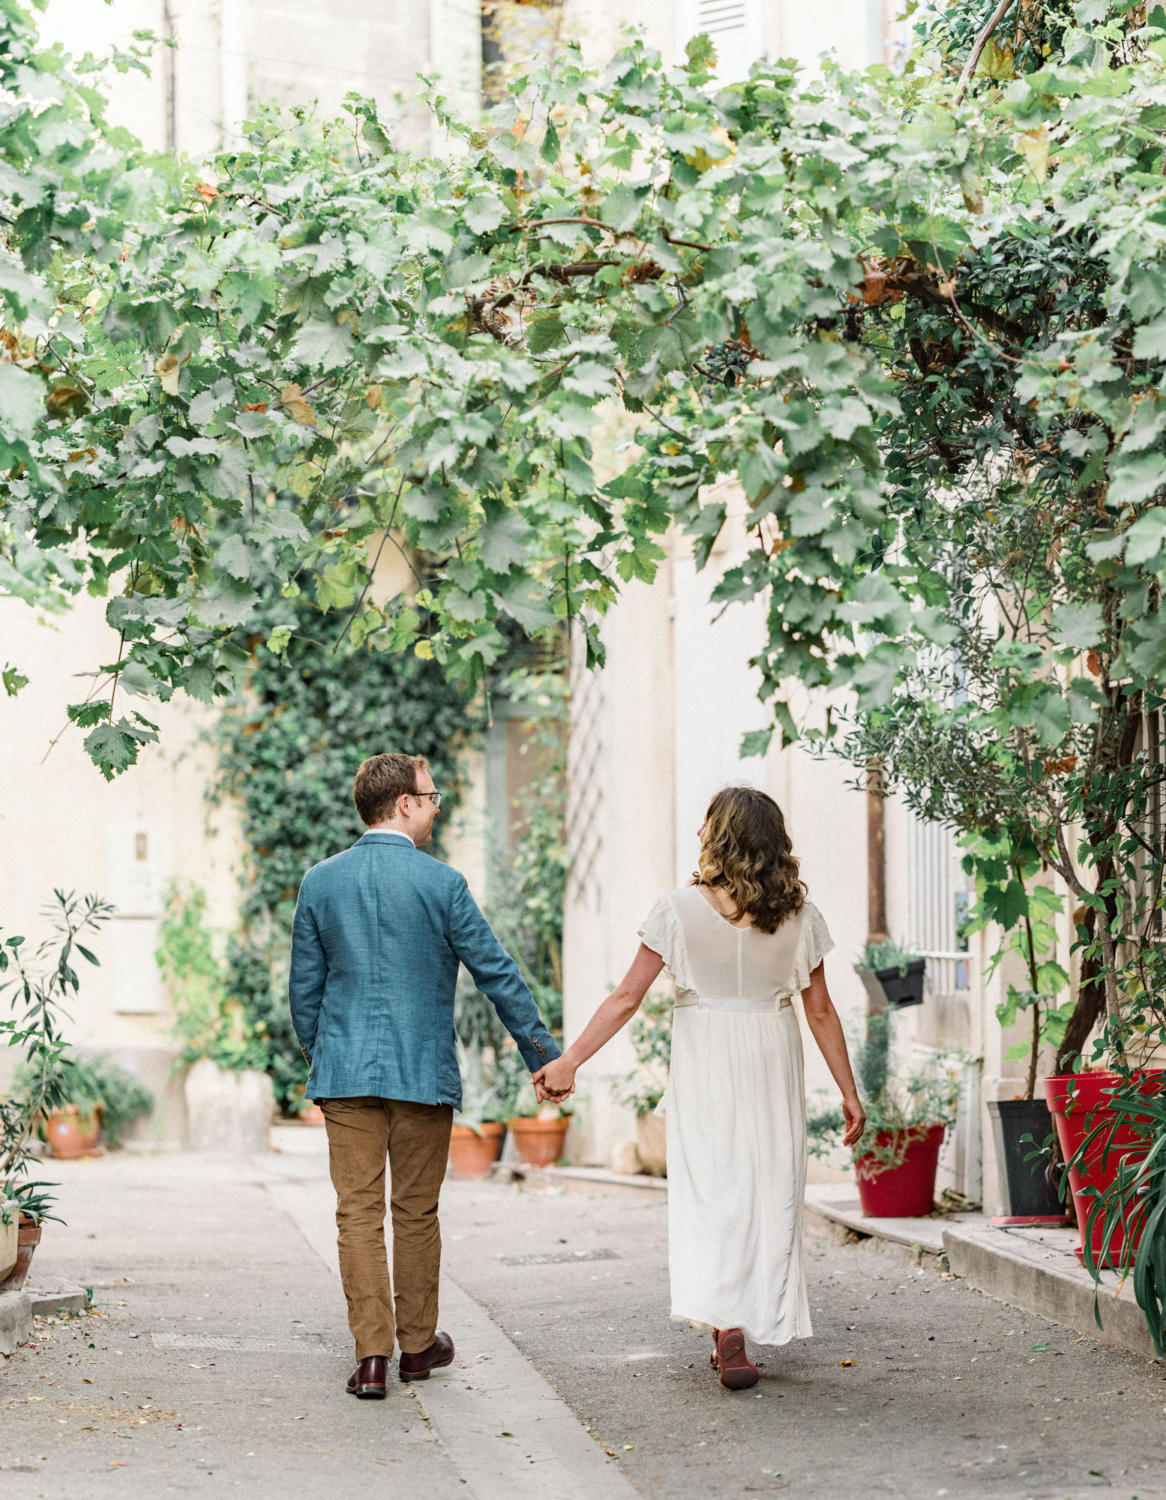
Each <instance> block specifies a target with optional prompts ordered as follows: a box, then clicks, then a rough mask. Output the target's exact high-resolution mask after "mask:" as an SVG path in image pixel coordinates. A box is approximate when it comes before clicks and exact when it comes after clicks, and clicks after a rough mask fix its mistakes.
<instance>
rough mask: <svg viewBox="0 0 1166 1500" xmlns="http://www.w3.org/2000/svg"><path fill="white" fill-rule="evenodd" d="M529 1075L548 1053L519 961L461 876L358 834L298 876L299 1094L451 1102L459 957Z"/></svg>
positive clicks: (294, 984)
mask: <svg viewBox="0 0 1166 1500" xmlns="http://www.w3.org/2000/svg"><path fill="white" fill-rule="evenodd" d="M459 963H463V964H465V966H466V968H467V969H468V970H469V971H470V973H471V974H472V975H473V977H474V982H475V984H476V985H477V986H478V988H479V989H480V990H481V991H482V993H483V994H485V995H487V996H488V997H489V999H490V1000H492V1001H493V1003H494V1008H495V1009H496V1010H497V1012H498V1015H499V1017H500V1019H501V1021H502V1024H503V1025H504V1026H505V1027H506V1029H507V1031H509V1033H510V1035H511V1036H512V1037H513V1038H514V1040H515V1042H516V1043H517V1045H518V1050H519V1051H520V1052H521V1053H522V1056H523V1060H524V1061H525V1062H526V1064H527V1066H528V1067H529V1068H530V1070H531V1072H532V1073H533V1072H535V1071H536V1070H537V1069H538V1068H541V1067H542V1065H543V1064H544V1063H547V1062H550V1061H551V1059H552V1058H555V1057H558V1056H559V1049H558V1047H556V1046H555V1044H554V1042H553V1041H552V1039H551V1034H550V1032H549V1031H548V1030H547V1029H546V1027H545V1026H544V1025H543V1023H542V1019H541V1017H540V1016H539V1013H538V1008H537V1007H536V1005H535V1003H534V1001H533V1000H532V999H531V996H530V990H529V989H527V987H526V984H525V983H524V982H523V979H522V975H521V974H520V973H519V972H518V966H517V964H516V963H515V962H514V960H513V959H512V958H511V957H510V955H509V954H508V953H507V952H506V950H505V949H504V948H503V947H502V945H501V943H499V941H498V939H497V938H496V937H495V936H494V934H493V932H491V930H490V924H489V923H488V922H487V921H486V919H485V917H484V916H483V915H482V913H481V912H480V911H479V910H478V907H477V904H476V902H475V901H474V898H473V897H472V896H471V895H470V892H469V887H468V886H467V885H466V882H465V877H464V876H462V875H459V874H458V872H457V871H456V870H453V869H451V868H450V866H449V865H443V864H442V863H441V862H440V861H439V860H436V859H432V858H431V857H430V856H429V855H427V854H422V853H421V851H420V850H419V849H415V848H414V847H413V845H412V844H411V843H410V842H409V841H408V840H407V839H404V838H401V837H399V836H397V835H395V834H391V833H383V832H370V833H366V834H365V835H364V837H363V838H362V839H360V840H359V842H357V843H356V844H354V845H353V846H352V848H351V849H346V850H345V851H344V852H343V853H342V854H336V855H333V857H332V858H331V859H326V860H324V861H323V862H322V863H321V864H318V865H313V867H312V868H311V869H310V870H309V871H308V873H307V874H306V875H305V876H304V881H303V884H302V885H301V886H300V896H299V900H298V901H297V903H296V915H295V922H294V924H293V927H292V956H291V974H290V977H289V980H288V1000H289V1003H290V1005H291V1014H292V1022H293V1024H294V1026H295V1029H296V1035H297V1036H298V1037H299V1039H300V1045H301V1046H302V1047H303V1049H304V1051H305V1052H306V1053H307V1055H308V1057H309V1059H310V1060H311V1065H312V1071H311V1074H310V1075H309V1078H308V1085H307V1094H308V1098H309V1099H351V1098H356V1097H360V1096H362V1095H374V1096H376V1097H378V1098H381V1099H409V1100H412V1101H413V1102H414V1103H417V1104H452V1105H453V1106H454V1107H455V1108H460V1107H461V1102H462V1084H461V1075H460V1073H459V1071H458V1064H457V1049H456V1047H455V1043H454V1027H453V998H454V990H455V989H456V986H457V975H458V964H459Z"/></svg>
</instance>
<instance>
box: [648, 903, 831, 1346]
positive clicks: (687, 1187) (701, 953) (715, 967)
mask: <svg viewBox="0 0 1166 1500" xmlns="http://www.w3.org/2000/svg"><path fill="white" fill-rule="evenodd" d="M640 937H641V939H642V941H643V943H644V945H645V947H648V948H651V950H652V951H653V953H658V954H659V955H660V957H661V958H662V959H663V960H664V966H665V968H666V969H667V970H668V972H669V974H670V975H671V976H672V979H673V980H674V981H675V984H676V1008H675V1011H674V1013H673V1024H672V1067H671V1076H670V1078H669V1083H668V1092H667V1094H666V1096H665V1098H664V1099H663V1100H662V1101H661V1104H660V1109H661V1111H662V1112H663V1113H664V1116H665V1123H666V1133H667V1139H668V1262H669V1271H670V1273H671V1282H672V1317H673V1319H675V1320H676V1321H682V1322H690V1323H693V1324H695V1325H697V1326H699V1327H704V1328H740V1329H742V1330H743V1331H744V1333H745V1334H746V1336H747V1337H749V1338H751V1339H752V1340H754V1342H755V1343H758V1344H785V1343H788V1342H789V1340H790V1339H804V1338H809V1336H810V1334H811V1333H812V1332H813V1330H812V1329H811V1327H810V1305H809V1300H808V1298H807V1296H806V1286H805V1277H804V1275H803V1271H802V1200H803V1197H804V1194H805V1186H806V1100H805V1083H804V1079H803V1074H802V1040H801V1032H800V1030H799V1028H798V1020H797V1016H796V1014H795V1012H794V1009H793V1005H792V1002H791V996H792V995H793V994H794V993H795V992H798V991H801V990H804V989H805V988H806V986H807V985H808V984H809V982H810V975H811V973H812V972H813V971H814V969H816V968H817V966H818V964H819V963H820V962H821V960H822V957H823V955H824V954H826V953H828V952H829V951H830V949H831V948H833V946H834V944H833V942H832V941H831V938H830V934H829V932H828V931H827V930H826V924H825V922H824V921H823V920H822V917H821V915H820V913H819V912H818V910H817V908H816V907H814V906H811V905H810V904H809V902H807V903H806V904H805V905H804V906H803V907H802V909H801V911H800V912H797V913H795V915H794V916H792V917H789V918H787V919H786V921H785V922H783V923H782V925H781V926H780V927H779V928H778V929H777V931H776V932H773V933H763V932H758V931H757V930H756V929H755V928H753V927H734V926H733V924H732V923H731V922H728V921H726V920H725V918H724V917H722V916H721V914H720V913H719V912H718V911H716V910H715V909H714V908H713V907H712V906H711V905H710V904H709V903H708V901H707V900H706V899H705V898H704V896H702V895H701V893H700V890H699V888H698V887H696V886H686V887H685V888H683V889H682V890H679V891H672V892H671V893H670V894H669V895H667V896H661V898H660V900H659V901H657V902H656V905H655V906H654V907H653V908H652V910H651V911H650V912H649V914H648V917H647V919H646V921H645V922H644V925H643V926H642V927H641V928H640Z"/></svg>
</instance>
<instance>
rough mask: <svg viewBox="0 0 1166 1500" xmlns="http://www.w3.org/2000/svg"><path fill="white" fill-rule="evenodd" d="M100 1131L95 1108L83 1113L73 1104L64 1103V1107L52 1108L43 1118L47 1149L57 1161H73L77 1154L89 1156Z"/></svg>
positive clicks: (98, 1117)
mask: <svg viewBox="0 0 1166 1500" xmlns="http://www.w3.org/2000/svg"><path fill="white" fill-rule="evenodd" d="M100 1133H101V1118H100V1115H99V1114H98V1111H97V1110H94V1111H93V1113H92V1114H91V1115H83V1114H82V1113H81V1111H80V1110H79V1109H78V1108H77V1106H76V1105H75V1104H66V1105H65V1107H64V1109H54V1110H53V1112H52V1114H50V1115H49V1116H47V1118H46V1120H45V1140H46V1141H48V1144H49V1150H50V1151H51V1152H52V1154H53V1155H54V1156H55V1157H56V1158H57V1159H58V1160H59V1161H73V1160H75V1159H76V1158H77V1157H78V1156H91V1155H92V1154H93V1149H94V1147H95V1146H96V1145H97V1137H98V1136H99V1135H100Z"/></svg>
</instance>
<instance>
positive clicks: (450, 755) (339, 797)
mask: <svg viewBox="0 0 1166 1500" xmlns="http://www.w3.org/2000/svg"><path fill="white" fill-rule="evenodd" d="M346 623H347V622H346V620H345V618H344V617H343V616H342V615H335V614H332V615H326V614H321V613H320V611H319V610H318V609H316V608H315V607H314V606H312V605H310V604H308V603H307V602H306V601H305V600H304V599H302V598H298V599H290V600H288V599H284V598H282V597H281V596H280V594H279V592H278V591H277V590H276V589H274V588H271V589H270V590H268V591H267V593H266V595H265V599H264V603H263V607H262V610H261V611H260V613H259V615H258V617H257V619H256V620H255V621H253V622H252V623H251V624H250V625H249V627H248V629H249V631H253V632H254V633H253V634H244V633H243V632H240V633H239V634H238V636H237V640H238V645H239V649H240V650H245V651H249V653H250V656H249V667H248V671H247V675H246V677H245V679H244V685H243V689H242V691H241V692H240V693H239V694H238V695H237V696H236V698H235V699H234V700H233V701H232V702H231V703H230V704H229V706H228V707H227V708H226V710H225V711H224V712H223V714H222V715H221V717H220V719H219V720H218V723H217V727H216V730H215V740H216V743H217V747H218V777H217V780H216V783H215V788H214V796H215V797H216V798H219V799H221V798H223V797H232V798H234V799H235V801H236V804H237V806H238V808H239V813H240V819H241V827H242V833H243V839H244V844H245V853H244V861H243V869H242V873H241V885H242V900H241V903H240V923H241V925H240V928H239V930H238V931H236V932H235V933H233V934H232V935H231V938H230V940H229V942H228V946H227V954H226V965H225V976H224V982H225V985H226V988H227V991H228V993H229V995H230V997H231V999H232V1000H234V1001H237V1002H238V1003H239V1004H240V1005H241V1006H242V1007H243V1011H244V1013H245V1015H246V1018H247V1023H248V1030H249V1032H250V1033H251V1034H253V1035H256V1036H259V1037H262V1039H263V1041H264V1043H265V1045H266V1047H267V1049H268V1054H269V1055H268V1066H269V1067H270V1068H271V1070H272V1072H273V1075H274V1080H275V1087H276V1093H277V1096H278V1097H279V1099H280V1101H281V1103H282V1104H283V1105H284V1107H285V1108H288V1109H292V1110H294V1109H295V1108H296V1107H297V1106H298V1104H299V1103H300V1101H302V1098H303V1083H304V1081H305V1080H306V1078H307V1068H306V1066H305V1064H304V1061H303V1057H302V1054H301V1052H300V1047H299V1043H298V1041H297V1040H296V1037H295V1034H294V1032H293V1030H292V1026H291V1021H290V1017H289V1014H288V1009H287V984H286V979H287V962H288V954H289V945H290V934H291V919H292V915H293V913H294V911H295V903H296V897H297V895H298V893H299V887H300V881H301V880H302V879H303V877H304V874H305V872H306V871H307V870H308V869H310V868H311V866H312V865H314V864H317V863H318V862H319V861H320V860H323V859H327V858H329V857H330V856H331V855H333V854H337V853H339V852H340V851H341V850H342V849H346V848H348V847H349V846H350V845H351V844H353V843H355V842H356V840H357V839H358V838H360V836H361V834H362V833H363V832H364V825H363V824H362V823H361V821H360V819H359V817H358V816H357V813H356V809H355V808H354V807H353V805H352V778H353V775H354V774H355V772H356V769H357V767H358V766H359V765H360V763H361V761H362V760H364V759H365V758H366V757H367V756H369V755H375V754H379V753H382V752H384V751H389V750H398V751H404V752H406V753H407V754H410V755H424V756H425V757H426V758H427V759H428V760H429V762H430V765H431V766H432V768H433V776H434V780H435V781H436V783H437V785H438V786H439V787H440V788H441V789H442V791H443V792H444V793H445V800H444V801H443V803H442V816H441V817H440V818H439V819H438V820H437V823H436V824H435V825H434V832H435V838H434V845H433V846H432V851H431V852H433V853H436V854H438V855H439V856H440V853H441V850H442V841H443V838H444V837H445V836H446V835H447V834H448V831H449V824H450V821H451V819H452V817H453V816H454V815H455V813H456V809H457V806H458V803H459V801H460V799H461V795H462V790H463V772H462V756H463V754H464V752H465V750H466V749H467V748H468V747H469V745H470V743H471V742H472V740H473V737H474V736H475V735H476V734H477V733H478V731H479V730H480V729H481V727H482V725H483V710H482V708H481V705H480V701H478V700H472V699H470V698H469V697H468V696H467V694H466V692H465V690H464V688H463V687H462V685H461V684H460V683H457V682H453V681H451V680H450V679H449V678H448V677H447V676H446V675H445V673H443V672H442V671H441V669H440V667H439V666H438V665H437V663H436V662H434V661H426V660H423V659H420V658H418V657H417V656H415V655H413V656H400V655H398V656H390V655H382V654H379V653H373V652H370V651H369V650H368V649H367V648H361V649H354V648H353V647H352V646H351V645H350V644H349V642H348V640H347V637H346V634H345V625H346ZM273 629H282V630H284V631H285V632H287V634H288V644H287V647H286V650H285V651H283V652H281V653H276V652H273V651H272V650H270V649H269V647H268V646H267V644H266V640H267V632H269V631H270V630H273Z"/></svg>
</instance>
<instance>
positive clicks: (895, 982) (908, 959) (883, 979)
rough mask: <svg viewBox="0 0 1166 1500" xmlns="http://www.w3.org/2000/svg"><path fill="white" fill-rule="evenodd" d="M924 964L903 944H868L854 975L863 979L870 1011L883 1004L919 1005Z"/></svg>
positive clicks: (924, 970)
mask: <svg viewBox="0 0 1166 1500" xmlns="http://www.w3.org/2000/svg"><path fill="white" fill-rule="evenodd" d="M926 971H927V961H926V960H925V959H922V958H920V957H919V955H918V954H917V953H912V952H911V950H910V949H909V948H907V947H906V946H905V945H904V944H903V943H896V942H893V941H891V940H890V939H887V940H886V941H885V942H881V943H867V945H866V947H865V948H864V949H863V950H862V954H861V956H860V957H859V960H858V962H857V963H856V964H855V966H854V972H855V973H856V974H857V975H858V977H859V978H860V979H861V980H862V984H863V988H864V989H865V990H866V993H867V997H868V999H869V1000H870V1002H871V1009H872V1010H876V1011H878V1010H882V1009H883V1007H884V1006H886V1005H922V1004H923V979H924V975H925V973H926Z"/></svg>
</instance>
